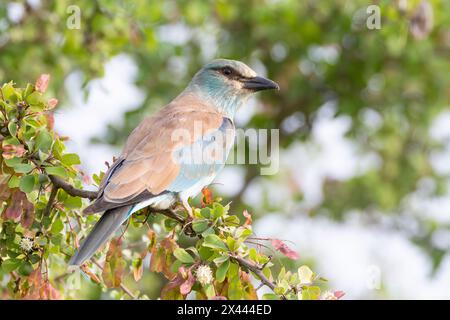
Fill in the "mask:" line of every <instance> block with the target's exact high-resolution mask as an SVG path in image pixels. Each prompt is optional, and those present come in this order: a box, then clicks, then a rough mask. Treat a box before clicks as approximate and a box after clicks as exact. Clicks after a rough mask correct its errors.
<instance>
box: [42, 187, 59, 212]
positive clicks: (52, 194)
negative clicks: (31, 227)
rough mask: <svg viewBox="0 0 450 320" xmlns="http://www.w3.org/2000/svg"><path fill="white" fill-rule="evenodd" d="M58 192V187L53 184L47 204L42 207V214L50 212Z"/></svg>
mask: <svg viewBox="0 0 450 320" xmlns="http://www.w3.org/2000/svg"><path fill="white" fill-rule="evenodd" d="M57 193H58V187H57V186H55V185H53V187H52V191H51V192H50V197H49V198H48V202H47V205H46V206H45V209H44V216H48V215H50V212H51V211H52V207H53V202H55V198H56V194H57Z"/></svg>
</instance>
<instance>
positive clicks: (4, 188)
mask: <svg viewBox="0 0 450 320" xmlns="http://www.w3.org/2000/svg"><path fill="white" fill-rule="evenodd" d="M10 196H11V189H9V187H8V185H7V184H6V183H2V184H0V201H5V200H8V199H9V197H10Z"/></svg>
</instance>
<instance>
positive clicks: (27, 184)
mask: <svg viewBox="0 0 450 320" xmlns="http://www.w3.org/2000/svg"><path fill="white" fill-rule="evenodd" d="M35 181H36V177H35V176H34V175H28V176H23V177H22V178H21V179H20V183H19V188H20V190H21V191H23V192H25V193H30V192H31V191H33V189H34V184H35Z"/></svg>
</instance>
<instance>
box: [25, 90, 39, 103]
mask: <svg viewBox="0 0 450 320" xmlns="http://www.w3.org/2000/svg"><path fill="white" fill-rule="evenodd" d="M26 101H27V102H28V103H29V104H30V105H38V104H40V103H41V102H42V94H41V93H40V92H38V91H35V92H33V93H31V94H30V95H29V96H28V97H27V98H26Z"/></svg>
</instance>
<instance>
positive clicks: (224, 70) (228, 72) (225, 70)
mask: <svg viewBox="0 0 450 320" xmlns="http://www.w3.org/2000/svg"><path fill="white" fill-rule="evenodd" d="M222 73H223V74H224V75H226V76H231V75H232V74H233V69H231V68H230V67H224V68H222Z"/></svg>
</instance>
